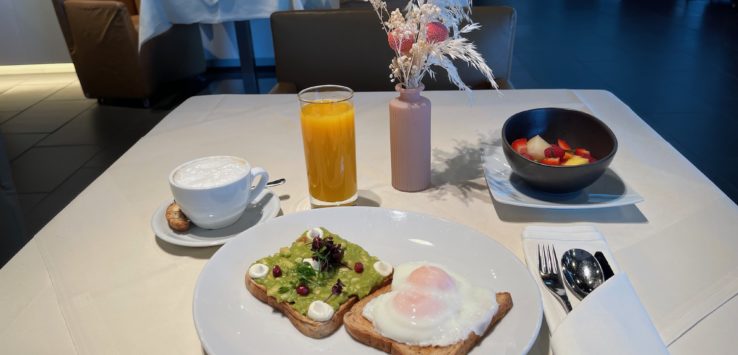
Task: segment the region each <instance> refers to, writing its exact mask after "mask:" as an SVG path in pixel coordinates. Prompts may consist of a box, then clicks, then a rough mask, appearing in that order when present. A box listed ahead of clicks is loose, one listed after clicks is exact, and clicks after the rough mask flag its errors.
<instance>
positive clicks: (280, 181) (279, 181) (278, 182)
mask: <svg viewBox="0 0 738 355" xmlns="http://www.w3.org/2000/svg"><path fill="white" fill-rule="evenodd" d="M285 182H287V179H285V178H281V179H277V180H272V181H269V182H268V183H267V187H274V186H279V185H282V184H284V183H285Z"/></svg>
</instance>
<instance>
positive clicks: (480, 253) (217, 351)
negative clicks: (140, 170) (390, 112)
mask: <svg viewBox="0 0 738 355" xmlns="http://www.w3.org/2000/svg"><path fill="white" fill-rule="evenodd" d="M314 226H324V227H326V228H328V229H329V230H330V231H332V232H335V233H338V234H339V235H341V236H342V237H345V238H347V239H348V240H350V241H352V242H356V243H358V244H359V245H361V246H363V247H364V248H366V249H367V251H368V252H369V253H370V254H372V255H376V256H378V257H380V258H381V259H383V260H385V261H388V262H390V263H392V264H398V263H403V262H408V261H419V260H427V261H431V262H436V263H440V264H443V265H445V266H447V267H448V268H449V269H450V270H452V271H455V272H457V273H460V274H462V275H465V276H466V277H467V278H468V279H469V281H471V282H473V283H474V284H475V285H478V286H480V287H487V288H489V289H492V290H497V291H508V292H510V293H511V294H512V298H513V303H514V306H513V308H512V310H511V311H510V313H509V314H508V315H507V316H506V317H505V318H504V319H503V320H502V322H500V324H498V325H497V327H496V328H495V329H494V331H493V332H492V333H490V334H489V335H488V336H487V337H486V338H485V339H484V340H483V341H482V343H481V344H480V345H479V346H478V347H476V348H475V349H474V353H476V354H516V355H517V354H521V353H525V352H527V351H528V349H530V347H531V346H532V344H533V341H534V340H535V339H536V337H537V335H538V331H539V328H540V325H541V317H542V310H541V301H540V296H539V293H538V288H537V287H536V284H535V282H534V281H533V278H532V277H531V275H530V274H529V273H528V270H527V268H526V267H525V266H524V265H523V264H522V263H521V261H520V260H518V259H517V258H516V257H515V256H514V255H513V254H512V253H510V252H509V251H508V250H507V249H505V247H503V246H502V245H500V244H499V243H497V242H496V241H494V240H492V239H491V238H489V237H487V236H485V235H483V234H481V233H479V232H477V231H475V230H473V229H471V228H468V227H465V226H462V225H459V224H455V223H451V222H447V221H444V220H440V219H437V218H435V217H430V216H426V215H421V214H415V213H409V212H402V211H396V210H388V209H383V208H374V207H343V208H338V207H337V208H325V209H318V210H311V211H306V212H301V213H295V214H290V215H287V216H283V217H280V218H277V219H274V220H272V221H269V222H268V223H264V224H260V225H258V226H256V227H254V228H251V229H249V230H247V231H246V232H244V233H242V234H241V235H239V236H238V237H236V238H235V239H233V240H232V241H230V242H229V243H228V244H226V245H224V246H223V247H222V248H220V250H218V252H216V253H215V255H213V257H212V259H210V261H209V262H208V263H207V264H206V265H205V267H204V268H203V270H202V272H201V273H200V277H199V279H198V280H197V285H196V287H195V295H194V305H193V313H194V318H195V327H196V328H197V333H198V334H199V336H200V340H201V342H202V345H203V348H204V349H205V351H206V352H207V353H208V354H211V355H222V354H239V353H250V354H308V353H312V354H315V353H336V354H359V353H369V354H372V353H378V351H377V350H375V349H373V348H370V347H368V346H365V345H363V344H361V343H358V342H356V341H354V340H353V339H352V338H351V337H350V336H349V335H348V333H346V330H345V329H343V328H341V329H339V330H338V331H336V333H334V334H333V335H331V336H329V337H327V338H324V339H312V338H308V337H306V336H304V335H302V334H301V333H300V332H298V331H297V330H296V329H295V328H294V327H293V326H292V324H291V323H290V322H289V320H288V319H287V318H286V317H284V316H282V314H281V313H279V312H274V311H273V310H272V308H271V307H270V306H268V305H266V304H264V303H261V302H260V301H259V300H257V299H256V298H254V297H253V296H252V295H251V294H250V293H249V292H248V291H247V290H246V287H245V286H244V275H245V274H246V271H247V269H248V267H249V265H250V264H251V263H252V262H253V261H254V260H257V259H259V258H261V257H263V256H266V255H270V254H273V253H275V252H276V251H277V250H279V248H280V247H283V246H287V245H289V244H291V243H292V242H293V241H294V240H295V239H296V238H297V237H298V236H299V235H300V233H302V232H303V231H305V230H306V229H308V228H311V227H314Z"/></svg>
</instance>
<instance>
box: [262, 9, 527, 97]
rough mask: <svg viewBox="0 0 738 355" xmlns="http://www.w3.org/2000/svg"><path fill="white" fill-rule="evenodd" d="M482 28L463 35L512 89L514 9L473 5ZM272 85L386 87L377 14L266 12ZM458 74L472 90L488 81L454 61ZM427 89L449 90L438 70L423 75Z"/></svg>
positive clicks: (387, 56)
mask: <svg viewBox="0 0 738 355" xmlns="http://www.w3.org/2000/svg"><path fill="white" fill-rule="evenodd" d="M472 19H473V20H474V21H475V22H478V23H479V24H481V26H482V29H480V30H477V31H473V32H471V33H469V34H467V35H466V36H467V38H468V39H469V40H470V41H472V42H474V44H475V45H476V46H477V50H478V51H479V52H480V53H481V54H482V56H483V57H484V58H485V60H486V61H487V64H488V65H489V66H490V68H492V72H493V73H494V75H495V81H496V82H497V85H498V86H499V87H500V88H502V89H512V84H511V83H510V68H511V64H512V50H513V42H514V38H515V24H516V14H515V10H514V9H513V8H511V7H505V6H482V7H475V8H473V10H472ZM271 24H272V36H273V39H274V57H275V66H276V76H277V85H276V86H275V87H274V88H273V89H272V91H271V93H295V92H298V91H299V90H302V89H304V88H307V87H310V86H315V85H322V84H339V85H345V86H348V87H350V88H352V89H353V90H355V91H389V90H393V88H394V84H392V83H391V82H390V80H389V73H390V71H389V68H388V66H389V63H390V60H391V59H392V57H393V55H394V52H393V51H392V50H391V49H390V48H389V46H388V44H387V36H386V34H385V33H384V32H383V30H382V28H381V25H380V22H379V18H378V17H377V15H376V14H375V13H374V11H373V10H371V9H341V10H322V11H284V12H275V13H274V14H272V16H271ZM456 64H457V68H458V70H459V75H460V76H461V78H462V79H463V80H464V82H465V83H466V84H467V85H468V86H469V87H471V88H472V89H490V88H491V85H490V84H489V83H488V82H487V81H486V79H485V77H484V76H483V75H482V74H481V73H479V72H478V71H477V70H476V69H474V68H472V67H470V66H468V65H467V64H466V63H463V62H457V63H456ZM423 83H424V84H425V87H426V90H454V89H456V86H455V85H453V84H452V83H451V82H450V81H449V80H448V78H447V75H446V72H445V70H443V69H440V68H439V70H436V78H435V80H433V79H431V78H430V77H428V76H427V75H426V78H425V79H424V80H423Z"/></svg>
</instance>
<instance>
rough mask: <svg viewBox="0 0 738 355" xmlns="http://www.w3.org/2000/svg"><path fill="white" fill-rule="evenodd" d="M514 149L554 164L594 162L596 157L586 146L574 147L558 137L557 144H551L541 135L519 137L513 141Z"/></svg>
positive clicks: (532, 157)
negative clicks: (529, 137) (528, 137)
mask: <svg viewBox="0 0 738 355" xmlns="http://www.w3.org/2000/svg"><path fill="white" fill-rule="evenodd" d="M511 146H512V149H513V150H514V151H516V152H517V153H518V154H520V155H522V156H524V157H525V158H527V159H529V160H532V161H535V162H539V163H541V164H546V165H553V166H576V165H584V164H589V163H594V162H596V161H597V159H595V157H593V156H592V154H591V153H590V152H589V150H587V149H584V148H576V149H572V147H571V146H570V145H569V143H567V142H566V141H565V140H563V139H560V138H559V139H557V141H556V144H549V143H548V142H546V140H545V139H543V138H541V136H539V135H536V136H535V137H533V138H531V139H527V138H519V139H516V140H514V141H513V142H512V144H511Z"/></svg>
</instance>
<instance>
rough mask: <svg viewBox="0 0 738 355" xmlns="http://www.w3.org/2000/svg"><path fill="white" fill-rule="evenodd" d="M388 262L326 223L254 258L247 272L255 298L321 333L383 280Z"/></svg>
mask: <svg viewBox="0 0 738 355" xmlns="http://www.w3.org/2000/svg"><path fill="white" fill-rule="evenodd" d="M391 280H392V268H391V266H389V264H386V263H384V262H382V261H380V260H379V259H378V258H376V257H374V256H371V255H369V253H367V252H366V251H365V250H364V249H363V248H362V247H360V246H358V245H356V244H354V243H351V242H349V241H347V240H345V239H343V238H341V237H340V236H338V235H336V234H333V233H331V232H329V231H328V230H327V229H325V228H313V229H310V230H308V231H305V232H304V233H302V234H301V235H300V236H299V237H298V238H297V240H295V241H294V242H293V243H292V245H290V246H289V247H283V248H281V249H280V250H279V251H278V252H277V253H275V254H273V255H271V256H267V257H264V258H261V259H259V260H256V261H255V262H254V263H253V264H251V266H250V267H249V270H248V271H247V273H246V288H247V289H248V290H249V292H251V294H252V295H254V297H256V298H257V299H259V300H261V301H262V302H264V303H267V304H269V305H270V306H272V307H273V308H275V309H277V310H279V311H281V312H282V313H283V314H284V315H285V316H287V318H288V319H289V320H290V322H292V324H293V325H294V326H295V328H297V329H298V330H299V331H300V332H301V333H303V334H305V335H307V336H309V337H312V338H323V337H326V336H328V335H330V334H332V333H333V332H335V331H336V329H338V328H339V327H340V326H341V324H343V316H344V314H345V313H346V312H347V311H348V310H349V309H350V308H351V306H353V305H354V304H355V303H356V302H358V300H359V299H361V298H364V297H366V296H368V295H370V294H371V293H372V292H374V291H375V290H377V289H379V288H381V287H383V286H385V285H388V284H389V283H390V282H391Z"/></svg>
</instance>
